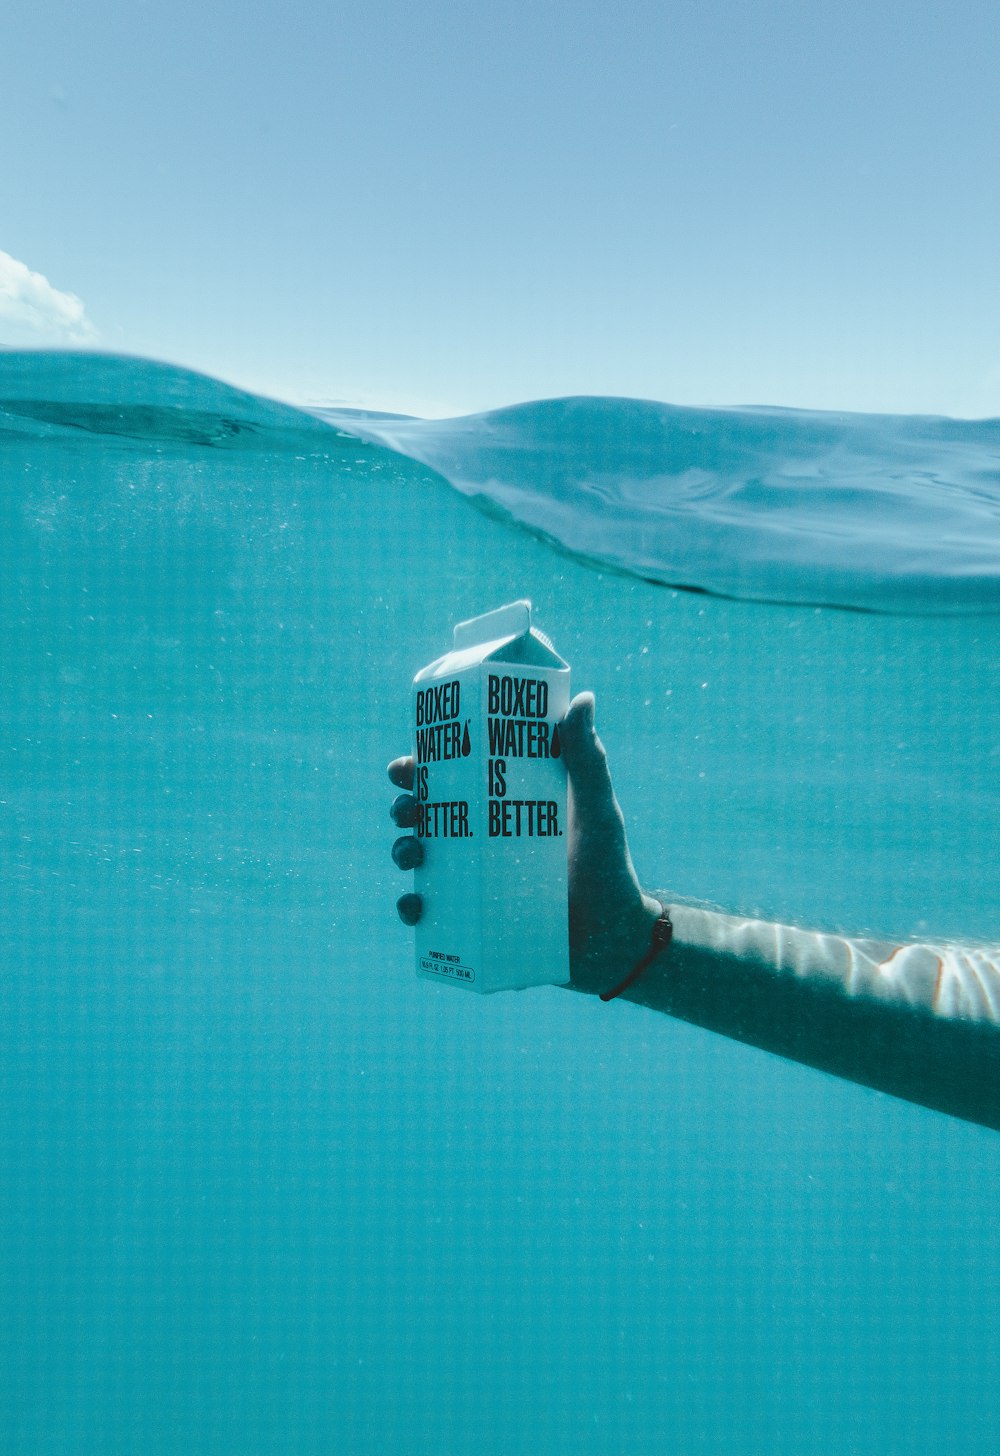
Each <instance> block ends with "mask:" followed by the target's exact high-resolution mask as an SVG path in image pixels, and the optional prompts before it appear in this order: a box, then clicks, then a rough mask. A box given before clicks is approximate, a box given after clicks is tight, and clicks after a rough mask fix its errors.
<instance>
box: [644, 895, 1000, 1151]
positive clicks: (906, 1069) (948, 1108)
mask: <svg viewBox="0 0 1000 1456" xmlns="http://www.w3.org/2000/svg"><path fill="white" fill-rule="evenodd" d="M660 898H662V899H663V900H664V903H666V904H669V905H670V909H671V916H672V918H673V921H674V938H673V943H672V945H671V947H670V949H669V950H668V951H667V952H666V953H665V954H663V955H661V956H659V957H658V958H657V959H656V960H655V961H654V962H653V963H652V965H651V966H650V967H649V968H648V970H646V971H645V972H644V974H643V975H642V976H641V977H640V978H639V979H638V981H636V982H635V984H634V985H633V986H631V987H630V988H629V989H628V990H627V991H626V992H625V993H624V996H625V999H627V1000H630V1001H633V1002H635V1003H637V1004H640V1005H644V1006H649V1007H652V1008H654V1009H656V1010H659V1011H665V1012H668V1013H669V1014H671V1015H673V1016H677V1017H680V1018H681V1019H683V1020H685V1021H689V1022H692V1023H694V1024H696V1025H698V1026H702V1027H705V1028H706V1029H708V1030H710V1031H716V1032H719V1033H721V1034H723V1035H725V1036H730V1037H733V1038H735V1039H736V1040H739V1041H743V1042H747V1043H749V1044H751V1045H753V1046H757V1047H761V1048H763V1049H764V1050H766V1051H770V1052H774V1053H777V1054H778V1055H780V1056H784V1057H790V1058H792V1059H793V1060H796V1061H800V1062H804V1063H806V1064H807V1065H809V1066H813V1067H817V1068H819V1069H821V1070H823V1071H826V1072H831V1073H834V1074H835V1075H837V1076H840V1077H845V1078H848V1079H849V1080H851V1081H855V1082H860V1083H863V1084H865V1085H866V1086H870V1087H875V1088H878V1089H879V1090H881V1091H885V1092H890V1093H893V1094H894V1095H895V1096H898V1097H904V1098H906V1099H908V1100H909V1101H913V1102H918V1103H920V1104H922V1105H924V1106H928V1107H933V1108H936V1109H938V1110H940V1111H943V1112H948V1113H951V1114H953V1115H955V1116H958V1117H964V1118H967V1119H969V1120H971V1121H973V1122H979V1123H983V1124H985V1125H986V1126H989V1127H995V1128H998V1129H1000V969H998V965H997V958H996V957H995V956H991V955H990V954H989V953H986V952H983V951H979V950H976V949H974V948H971V947H954V946H945V947H938V946H901V947H900V946H894V945H892V944H885V943H882V942H874V941H863V940H849V939H846V938H844V937H841V936H833V935H821V934H817V933H814V932H810V931H803V930H797V929H794V928H792V927H789V926H781V925H771V924H768V923H766V922H763V921H754V920H742V919H737V918H735V917H732V916H726V915H719V914H716V913H714V912H711V911H706V910H701V909H696V908H693V907H690V906H685V905H677V904H676V903H675V902H673V901H672V900H671V898H670V897H669V896H662V897H660Z"/></svg>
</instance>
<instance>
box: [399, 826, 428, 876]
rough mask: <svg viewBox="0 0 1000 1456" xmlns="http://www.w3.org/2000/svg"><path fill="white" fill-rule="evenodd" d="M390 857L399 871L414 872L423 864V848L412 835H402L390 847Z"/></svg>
mask: <svg viewBox="0 0 1000 1456" xmlns="http://www.w3.org/2000/svg"><path fill="white" fill-rule="evenodd" d="M392 857H393V859H394V860H395V862H396V864H398V865H399V868H400V869H401V870H415V869H416V867H417V865H422V864H423V862H424V846H423V845H422V844H421V843H420V840H419V839H415V838H414V837H413V835H412V834H404V835H402V836H401V838H399V839H397V840H396V843H395V844H394V845H393V846H392Z"/></svg>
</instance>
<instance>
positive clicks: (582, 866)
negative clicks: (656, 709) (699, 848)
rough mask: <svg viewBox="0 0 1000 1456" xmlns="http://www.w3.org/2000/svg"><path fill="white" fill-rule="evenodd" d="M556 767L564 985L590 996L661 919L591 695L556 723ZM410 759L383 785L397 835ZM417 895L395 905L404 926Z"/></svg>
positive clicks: (410, 855)
mask: <svg viewBox="0 0 1000 1456" xmlns="http://www.w3.org/2000/svg"><path fill="white" fill-rule="evenodd" d="M559 732H560V737H561V739H562V752H563V762H564V763H565V765H566V773H567V779H568V786H569V794H568V799H569V845H568V851H567V853H568V859H569V950H570V977H571V984H572V985H573V987H574V988H575V989H576V990H579V991H586V992H589V993H592V994H596V993H598V992H601V991H606V990H607V989H608V988H609V987H610V986H613V985H614V984H616V983H617V982H618V981H620V980H621V979H622V978H623V977H624V976H626V975H628V973H629V971H630V970H631V969H632V967H633V966H634V965H635V964H636V962H637V961H638V960H639V959H640V958H641V957H642V956H643V955H644V954H645V953H646V951H647V950H648V948H649V943H650V935H651V933H652V928H653V925H654V924H655V922H656V920H657V918H658V917H659V915H660V912H661V906H660V903H659V901H658V900H654V899H653V897H652V896H651V895H647V894H645V892H644V891H643V889H642V887H641V886H640V884H639V881H638V878H637V876H636V873H635V869H634V867H633V864H632V858H631V856H630V854H629V850H628V842H627V840H626V837H625V821H624V819H623V817H622V811H621V809H620V808H619V806H618V800H617V799H616V798H615V793H614V789H613V788H612V784H611V775H610V773H609V771H608V760H607V754H606V753H605V751H604V745H603V744H602V743H601V740H600V739H599V738H598V736H597V733H596V731H595V728H594V695H593V693H580V694H578V696H577V697H575V698H574V699H573V701H572V703H571V704H570V706H569V711H568V712H567V714H566V717H565V719H564V720H563V722H562V723H561V724H560V729H559ZM413 767H414V765H413V759H412V758H411V757H405V758H397V759H394V760H393V761H392V763H390V765H389V779H390V781H391V782H392V783H393V784H394V785H395V786H396V787H397V788H398V789H402V790H403V793H401V794H399V795H398V796H397V798H396V799H395V800H394V801H393V804H392V809H391V815H392V819H393V822H394V823H395V824H396V825H397V827H398V828H400V829H412V827H413V825H414V824H415V822H416V800H415V799H414V797H413V794H412V792H410V791H411V790H412V788H413ZM423 853H424V852H423V846H422V844H421V843H420V840H419V839H417V838H416V837H415V836H414V835H412V834H411V835H402V836H401V837H400V838H399V839H397V840H396V842H395V844H394V845H393V846H392V858H393V860H394V861H395V863H396V864H397V865H398V867H399V868H400V869H402V870H412V869H414V868H415V867H416V866H417V865H418V864H420V863H421V862H422V860H423ZM421 908H422V907H421V904H420V896H419V895H415V894H413V893H409V894H404V895H401V896H400V898H399V899H398V900H397V902H396V909H397V911H398V912H399V917H400V919H401V920H402V921H403V923H404V924H405V925H415V924H416V923H417V921H418V920H419V919H420V912H421Z"/></svg>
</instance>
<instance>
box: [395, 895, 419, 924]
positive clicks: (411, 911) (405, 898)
mask: <svg viewBox="0 0 1000 1456" xmlns="http://www.w3.org/2000/svg"><path fill="white" fill-rule="evenodd" d="M423 908H424V902H423V900H421V898H420V896H419V895H413V894H409V895H400V897H399V899H398V900H397V901H396V911H397V913H398V915H399V918H400V920H402V922H403V924H404V925H416V923H417V921H418V920H419V919H420V915H421V912H422V911H423Z"/></svg>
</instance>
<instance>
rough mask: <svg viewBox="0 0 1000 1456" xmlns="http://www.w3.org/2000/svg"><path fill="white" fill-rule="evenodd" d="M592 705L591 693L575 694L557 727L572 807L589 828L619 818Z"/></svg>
mask: <svg viewBox="0 0 1000 1456" xmlns="http://www.w3.org/2000/svg"><path fill="white" fill-rule="evenodd" d="M594 703H595V700H594V695H593V693H579V694H578V695H577V696H576V697H575V698H574V699H573V701H572V703H570V705H569V710H568V712H567V714H566V716H565V718H564V719H563V721H562V722H561V723H560V725H559V737H560V739H561V740H562V750H563V761H564V762H565V764H566V772H567V774H568V776H569V781H570V786H571V788H572V790H573V803H574V807H575V810H576V812H577V813H578V814H580V815H582V816H583V818H584V820H585V821H587V822H588V823H590V824H592V825H593V824H595V823H602V822H603V823H607V822H608V821H609V820H610V821H615V820H620V818H621V810H620V809H619V808H618V801H617V800H616V798H615V791H614V789H613V788H612V786H611V774H610V773H609V772H608V756H607V754H606V753H605V751H604V744H603V743H602V742H601V740H600V739H599V738H598V736H597V733H596V732H595V730H594Z"/></svg>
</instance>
